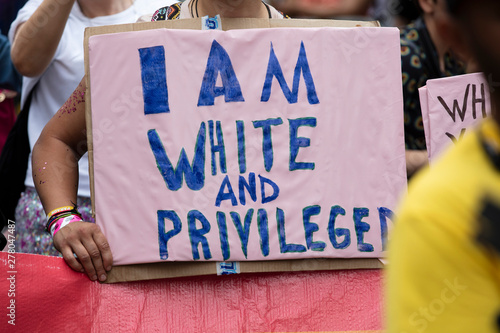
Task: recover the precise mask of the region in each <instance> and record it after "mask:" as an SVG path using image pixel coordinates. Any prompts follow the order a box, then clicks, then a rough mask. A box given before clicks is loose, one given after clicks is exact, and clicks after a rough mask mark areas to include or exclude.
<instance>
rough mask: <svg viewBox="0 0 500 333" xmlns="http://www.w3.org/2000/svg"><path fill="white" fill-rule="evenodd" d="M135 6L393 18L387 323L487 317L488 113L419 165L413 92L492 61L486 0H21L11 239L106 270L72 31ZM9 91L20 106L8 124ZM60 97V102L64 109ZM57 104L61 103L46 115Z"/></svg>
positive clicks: (493, 265) (494, 192) (77, 41)
mask: <svg viewBox="0 0 500 333" xmlns="http://www.w3.org/2000/svg"><path fill="white" fill-rule="evenodd" d="M283 13H285V14H283ZM147 14H149V16H148V17H151V20H152V21H160V20H172V19H184V18H192V17H202V16H205V15H208V16H210V17H213V16H215V15H217V14H219V15H221V17H233V18H244V17H254V18H277V19H282V18H287V17H288V15H290V16H292V17H307V18H355V19H368V20H379V21H381V23H382V25H385V26H389V25H390V26H398V27H399V28H400V42H401V66H402V87H403V100H404V110H402V112H404V131H405V146H406V149H407V150H406V164H407V174H408V177H409V179H410V188H409V194H408V196H407V197H406V198H405V199H404V202H403V205H402V207H401V210H400V211H398V212H397V216H398V219H397V221H396V223H395V224H396V226H395V228H394V232H393V233H392V235H391V243H390V250H389V268H388V270H387V276H388V283H387V286H388V287H387V302H388V328H389V332H424V331H426V332H466V331H467V332H469V331H475V332H496V331H498V325H497V318H498V317H499V315H500V311H499V310H500V294H499V287H500V270H499V269H500V262H499V257H498V255H499V253H498V251H500V240H499V239H500V234H496V232H497V228H496V224H497V223H499V222H500V213H499V212H500V207H499V205H500V177H499V172H500V148H499V147H500V128H499V126H500V118H499V117H498V115H496V114H495V113H494V114H493V116H492V117H491V119H487V120H486V121H484V122H483V123H482V124H481V126H480V127H479V128H477V129H476V131H475V132H474V133H473V135H470V136H468V137H467V138H466V139H464V140H463V141H462V142H460V144H459V145H457V146H456V147H454V148H453V149H452V150H451V151H449V152H448V153H447V154H446V155H445V156H444V158H443V159H442V160H441V161H440V162H439V163H438V164H436V165H435V166H433V167H432V168H427V167H426V165H427V152H426V144H425V133H424V127H423V121H422V113H421V109H420V101H419V95H418V88H420V87H422V86H424V85H425V84H426V82H427V80H429V79H435V78H441V77H447V76H452V75H461V74H465V73H468V72H473V71H483V72H485V73H488V74H489V75H492V77H493V78H496V77H497V76H498V75H500V47H499V46H498V44H496V42H494V41H495V40H496V38H497V37H500V19H499V17H500V3H498V2H497V1H495V0H477V1H470V0H390V1H382V0H381V1H372V0H322V1H320V0H273V1H267V2H263V1H261V0H185V1H181V2H177V3H174V2H173V1H169V0H154V1H153V0H101V1H92V0H67V1H60V0H28V1H27V2H26V4H25V5H24V6H23V7H22V8H21V9H20V10H19V11H18V12H17V15H16V18H15V19H14V20H13V21H12V23H11V25H10V29H9V31H8V40H7V39H6V38H5V37H4V36H0V37H1V39H0V43H1V44H0V57H1V58H0V66H1V67H0V150H1V148H2V145H3V144H4V143H5V142H7V143H6V144H5V149H3V150H2V155H1V158H0V212H1V214H0V215H2V214H3V215H4V216H3V217H4V218H5V219H7V218H8V219H12V220H15V221H16V225H17V229H16V230H17V240H18V243H17V246H18V248H19V249H20V252H27V253H37V254H45V255H62V256H63V257H64V259H65V260H66V262H67V263H68V265H70V266H71V267H72V268H73V269H74V270H76V271H80V272H85V273H86V274H87V275H88V276H89V278H90V279H91V280H99V281H105V280H106V278H107V272H108V271H109V270H110V269H111V267H112V263H113V259H112V253H111V251H110V249H109V246H108V244H107V241H106V237H105V236H104V235H103V233H102V232H101V230H100V228H99V227H98V226H97V225H95V224H94V223H92V222H93V220H92V214H91V202H90V188H89V176H88V160H87V159H86V155H85V152H86V147H84V148H83V149H82V146H81V145H80V143H81V142H86V140H87V138H86V134H85V130H86V125H85V99H84V92H85V89H86V87H85V80H84V79H82V78H83V77H84V56H83V54H84V52H83V42H82V41H83V33H84V29H85V28H86V27H89V26H100V25H110V24H120V23H133V22H136V21H137V20H138V19H139V18H140V17H142V18H144V15H147ZM287 14H288V15H287ZM21 77H22V84H21V81H20V80H21ZM2 94H3V95H2ZM17 94H19V96H20V100H19V101H20V107H19V108H20V110H22V111H21V112H20V113H19V112H17V113H19V115H18V116H17V121H16V123H15V124H14V121H15V113H16V112H15V111H14V109H15V108H14V107H13V105H14V101H15V99H14V97H15V96H16V95H17ZM2 96H4V97H2ZM2 98H3V99H2ZM6 101H7V102H9V105H7V104H6V103H7V102H6ZM492 101H493V103H494V104H497V103H499V102H500V92H499V91H498V90H493V89H492ZM7 106H8V107H7ZM69 108H71V109H72V110H73V112H65V110H67V109H69ZM58 110H59V112H60V114H64V115H65V116H62V117H53V115H54V114H56V112H58ZM11 129H12V130H11ZM7 134H8V135H9V137H8V139H7ZM47 160H50V161H55V162H57V161H60V162H61V163H65V164H68V161H71V163H69V164H70V166H71V167H70V169H71V170H70V172H65V173H63V174H62V175H61V174H60V175H57V174H56V171H55V170H49V169H45V167H44V163H45V164H46V161H47ZM31 161H32V162H31ZM419 170H423V171H422V172H418V171H419ZM414 175H415V176H414ZM47 179H50V186H45V185H44V181H45V180H47Z"/></svg>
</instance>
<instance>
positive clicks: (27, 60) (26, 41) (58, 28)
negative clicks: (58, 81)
mask: <svg viewBox="0 0 500 333" xmlns="http://www.w3.org/2000/svg"><path fill="white" fill-rule="evenodd" d="M74 3H75V0H65V1H59V0H44V1H43V2H42V3H41V4H40V7H38V8H37V9H36V11H35V12H34V13H33V15H31V17H30V18H29V19H28V20H27V21H26V22H24V23H22V24H20V25H19V26H18V28H17V31H16V33H15V37H14V41H13V43H12V47H11V58H12V62H13V63H14V66H15V67H16V68H17V70H18V71H19V73H21V74H22V75H24V76H28V77H32V76H37V75H40V74H42V73H43V72H44V71H45V69H47V66H48V65H49V64H50V61H51V60H52V58H53V57H54V54H55V52H56V50H57V46H58V45H59V41H60V40H61V36H62V33H63V31H64V27H65V26H66V21H67V20H68V17H69V14H70V12H71V8H72V7H73V4H74Z"/></svg>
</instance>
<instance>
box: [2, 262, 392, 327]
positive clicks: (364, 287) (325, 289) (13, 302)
mask: <svg viewBox="0 0 500 333" xmlns="http://www.w3.org/2000/svg"><path fill="white" fill-rule="evenodd" d="M8 255H9V254H8V253H6V252H0V266H1V272H2V273H1V274H0V275H1V278H0V294H1V296H0V300H1V303H2V309H3V311H4V313H3V314H2V316H1V318H2V319H1V323H0V331H1V332H51V333H52V332H221V333H222V332H346V331H349V332H367V333H368V332H382V311H383V307H382V304H381V303H382V297H381V289H382V281H381V271H379V270H354V271H325V272H303V273H297V272H294V273H269V274H247V275H230V276H205V277H196V278H193V277H190V278H179V279H171V280H153V281H147V282H133V283H119V284H99V283H98V282H91V281H90V280H89V279H88V278H87V277H86V276H85V275H84V274H81V273H76V272H74V271H73V270H71V269H70V268H69V267H68V266H67V265H66V264H65V263H64V260H63V259H62V258H56V257H48V256H40V255H30V254H20V253H17V254H16V253H14V254H10V255H11V256H13V257H11V258H9V257H8ZM12 258H13V259H12ZM12 260H14V261H12ZM10 265H13V266H12V267H11V266H10Z"/></svg>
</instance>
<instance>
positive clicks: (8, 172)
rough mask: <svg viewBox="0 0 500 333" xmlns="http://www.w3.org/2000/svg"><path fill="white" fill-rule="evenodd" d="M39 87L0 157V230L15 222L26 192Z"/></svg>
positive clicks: (27, 102)
mask: <svg viewBox="0 0 500 333" xmlns="http://www.w3.org/2000/svg"><path fill="white" fill-rule="evenodd" d="M37 86H38V83H37V84H36V85H35V86H34V87H33V89H31V91H30V93H29V95H28V98H27V99H26V103H25V105H24V107H23V109H22V111H21V112H20V113H19V115H18V117H17V119H16V122H15V123H14V126H13V127H12V129H11V130H10V132H9V135H8V137H7V141H6V142H5V146H4V147H3V149H2V154H1V155H0V230H2V229H3V228H4V227H5V226H6V225H7V223H8V220H14V216H15V211H16V206H17V202H18V201H19V198H20V197H21V193H22V192H23V191H24V190H25V186H24V181H25V179H26V170H27V169H28V160H29V154H30V151H31V149H30V142H29V137H28V116H29V110H30V106H31V99H32V97H33V92H34V91H35V89H36V87H37Z"/></svg>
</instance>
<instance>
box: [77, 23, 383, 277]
mask: <svg viewBox="0 0 500 333" xmlns="http://www.w3.org/2000/svg"><path fill="white" fill-rule="evenodd" d="M221 23H222V24H221V26H222V29H223V30H231V29H255V28H318V27H344V28H353V27H380V24H379V23H378V22H377V21H347V20H310V19H286V20H283V19H281V20H280V19H251V18H243V19H230V18H222V21H221ZM160 28H166V29H192V30H200V29H201V19H200V18H193V19H183V20H172V21H159V22H141V23H132V24H120V25H109V26H101V27H90V28H87V29H85V37H84V48H85V82H86V84H87V90H86V93H85V118H86V124H87V141H88V155H89V175H90V192H91V199H92V212H93V213H92V214H93V216H94V217H95V216H96V211H95V206H94V198H95V192H94V168H93V162H94V156H93V151H94V149H93V142H92V115H91V108H90V89H91V86H90V71H89V63H88V59H89V48H88V43H89V38H90V37H91V36H95V35H102V34H111V33H118V32H128V31H141V30H147V29H160ZM383 266H384V265H383V264H382V263H381V261H380V260H378V259H297V260H279V261H258V262H257V261H253V262H250V261H248V262H240V273H262V272H286V271H316V270H340V269H379V268H382V267H383ZM213 274H217V269H216V263H215V262H213V261H212V262H164V263H150V264H139V265H126V266H115V267H113V269H112V270H111V272H109V274H108V279H107V281H106V283H114V282H125V281H139V280H151V279H161V278H175V277H183V276H197V275H213Z"/></svg>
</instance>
